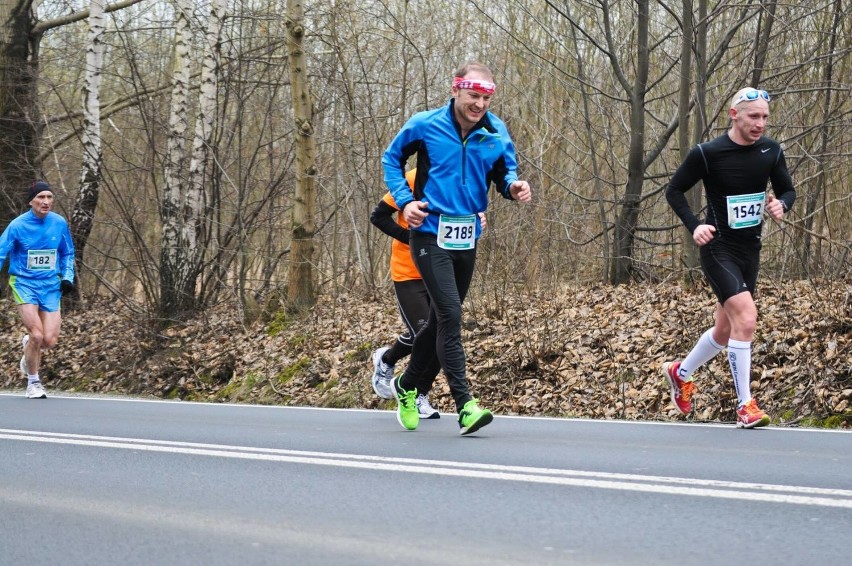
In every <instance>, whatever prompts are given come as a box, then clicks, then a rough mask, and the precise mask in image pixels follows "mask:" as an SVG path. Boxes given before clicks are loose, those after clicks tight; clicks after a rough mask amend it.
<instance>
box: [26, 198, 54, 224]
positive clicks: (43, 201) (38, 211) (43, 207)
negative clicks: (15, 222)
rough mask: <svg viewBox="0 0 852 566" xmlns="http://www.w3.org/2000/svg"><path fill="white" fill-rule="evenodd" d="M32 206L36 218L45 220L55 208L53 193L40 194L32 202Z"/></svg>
mask: <svg viewBox="0 0 852 566" xmlns="http://www.w3.org/2000/svg"><path fill="white" fill-rule="evenodd" d="M30 206H31V207H32V209H33V212H34V213H35V215H36V216H38V217H39V218H44V217H45V216H47V213H48V212H50V209H51V208H53V193H52V192H50V191H42V192H40V193H39V194H37V195H36V196H34V197H33V200H31V201H30Z"/></svg>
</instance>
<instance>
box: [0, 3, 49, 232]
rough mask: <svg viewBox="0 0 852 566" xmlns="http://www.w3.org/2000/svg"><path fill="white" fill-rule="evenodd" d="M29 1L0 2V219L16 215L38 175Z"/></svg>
mask: <svg viewBox="0 0 852 566" xmlns="http://www.w3.org/2000/svg"><path fill="white" fill-rule="evenodd" d="M32 4H33V2H32V0H0V195H2V197H0V222H2V223H3V225H5V224H6V223H7V222H8V221H10V220H11V219H12V218H14V217H15V216H17V215H18V214H20V213H21V210H22V209H23V206H24V204H25V203H24V200H25V199H26V195H25V194H24V187H26V186H27V185H29V183H31V182H32V181H33V179H36V178H37V177H39V176H40V175H39V173H38V172H39V163H38V162H37V156H38V141H39V137H40V135H41V128H40V126H39V122H40V118H39V112H38V105H37V104H36V102H37V96H38V88H37V81H38V42H39V41H40V40H41V34H40V33H33V31H32V28H33V25H34V23H35V16H34V14H33V12H32Z"/></svg>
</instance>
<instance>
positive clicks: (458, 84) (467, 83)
mask: <svg viewBox="0 0 852 566" xmlns="http://www.w3.org/2000/svg"><path fill="white" fill-rule="evenodd" d="M453 88H467V89H470V90H475V91H476V92H481V93H482V94H494V90H495V89H496V88H497V85H495V84H494V83H489V82H488V81H477V80H471V79H465V78H463V77H453Z"/></svg>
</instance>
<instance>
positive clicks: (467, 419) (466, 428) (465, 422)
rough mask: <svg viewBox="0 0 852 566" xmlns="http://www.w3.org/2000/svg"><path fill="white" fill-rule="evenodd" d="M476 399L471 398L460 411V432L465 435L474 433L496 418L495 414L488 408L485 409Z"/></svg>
mask: <svg viewBox="0 0 852 566" xmlns="http://www.w3.org/2000/svg"><path fill="white" fill-rule="evenodd" d="M477 403H478V401H477V400H476V399H471V400H470V401H468V402H467V403H465V404H464V407H462V410H461V411H460V412H459V427H460V428H461V430H460V431H459V434H461V435H462V436H465V435H467V434H473V433H474V432H476V431H477V430H479V429H481V428H482V427H484V426H485V425H487V424H488V423H490V422H491V421H493V420H494V415H492V414H491V411H489V410H488V409H483V408H482V407H480V406H479V405H478V404H477Z"/></svg>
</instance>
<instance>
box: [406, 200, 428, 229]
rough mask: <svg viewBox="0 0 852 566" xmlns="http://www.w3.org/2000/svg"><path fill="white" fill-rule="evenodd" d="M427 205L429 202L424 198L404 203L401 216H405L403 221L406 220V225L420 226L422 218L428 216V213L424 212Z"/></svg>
mask: <svg viewBox="0 0 852 566" xmlns="http://www.w3.org/2000/svg"><path fill="white" fill-rule="evenodd" d="M428 206H429V203H428V202H426V201H425V200H413V201H411V202H409V203H408V204H406V205H405V208H403V209H402V216H403V218H405V221H406V222H408V225H409V226H411V227H412V228H420V226H421V225H422V224H423V220H425V219H426V217H427V216H429V213H428V212H426V210H425V209H426V208H427V207H428Z"/></svg>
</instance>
